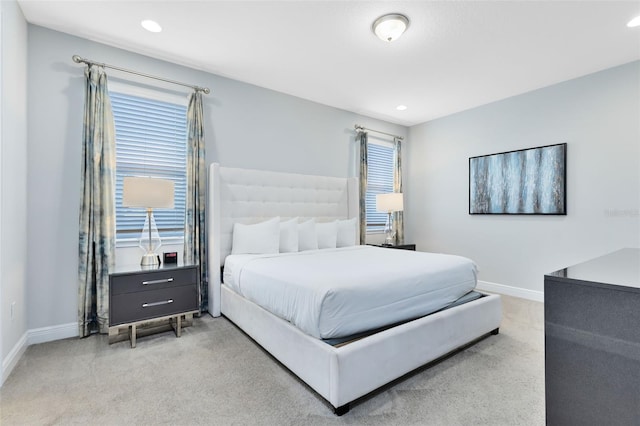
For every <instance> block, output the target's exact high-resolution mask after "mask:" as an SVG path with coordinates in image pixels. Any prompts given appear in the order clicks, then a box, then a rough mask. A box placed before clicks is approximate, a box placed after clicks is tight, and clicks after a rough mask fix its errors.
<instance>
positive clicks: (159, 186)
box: [122, 176, 174, 209]
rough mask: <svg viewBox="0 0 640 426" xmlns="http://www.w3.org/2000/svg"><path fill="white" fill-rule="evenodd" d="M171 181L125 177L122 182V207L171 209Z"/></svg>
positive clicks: (172, 186) (172, 198)
mask: <svg viewBox="0 0 640 426" xmlns="http://www.w3.org/2000/svg"><path fill="white" fill-rule="evenodd" d="M173 192H174V183H173V181H172V180H168V179H159V178H152V177H137V176H136V177H133V176H127V177H125V178H124V179H123V181H122V207H144V208H165V209H171V208H173V200H174V196H173Z"/></svg>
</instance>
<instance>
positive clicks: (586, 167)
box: [405, 62, 640, 291]
mask: <svg viewBox="0 0 640 426" xmlns="http://www.w3.org/2000/svg"><path fill="white" fill-rule="evenodd" d="M562 142H566V143H567V144H568V148H567V150H568V153H567V159H568V160H567V211H568V214H567V216H557V217H543V216H470V215H469V214H468V185H469V183H468V159H469V157H472V156H476V155H484V154H492V153H498V152H504V151H510V150H516V149H521V148H529V147H535V146H541V145H549V144H556V143H562ZM406 158H407V174H408V178H407V179H408V180H409V181H410V182H411V186H410V189H409V191H408V194H407V198H408V199H407V212H406V213H405V218H406V219H405V220H406V226H407V230H406V235H407V240H413V241H414V242H415V243H417V244H418V245H419V247H420V248H421V249H423V250H429V251H436V252H445V253H456V254H460V255H464V256H468V257H470V258H471V259H474V260H475V261H476V262H477V263H478V266H479V269H480V276H479V279H480V280H483V281H488V282H493V283H497V284H501V285H506V286H513V287H517V288H521V289H528V290H533V291H542V290H543V275H544V274H545V273H547V272H551V271H554V270H557V269H559V268H562V267H565V266H569V265H572V264H575V263H579V262H582V261H584V260H588V259H589V258H592V257H596V256H599V255H602V254H605V253H608V252H611V251H614V250H617V249H619V248H622V247H638V246H640V210H639V209H640V62H634V63H630V64H626V65H623V66H619V67H616V68H612V69H609V70H605V71H602V72H598V73H595V74H591V75H588V76H585V77H582V78H578V79H575V80H571V81H567V82H564V83H561V84H557V85H554V86H550V87H547V88H543V89H540V90H536V91H534V92H530V93H527V94H523V95H521V96H516V97H513V98H509V99H506V100H503V101H500V102H496V103H492V104H489V105H486V106H482V107H479V108H475V109H472V110H469V111H465V112H461V113H458V114H455V115H451V116H448V117H444V118H441V119H438V120H434V121H431V122H427V123H424V124H421V125H418V126H414V127H412V128H411V129H410V132H409V144H407V155H406Z"/></svg>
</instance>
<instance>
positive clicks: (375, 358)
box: [207, 164, 502, 414]
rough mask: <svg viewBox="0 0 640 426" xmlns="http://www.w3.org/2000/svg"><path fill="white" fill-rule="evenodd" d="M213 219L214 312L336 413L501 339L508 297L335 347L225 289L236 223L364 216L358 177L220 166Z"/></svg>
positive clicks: (214, 178)
mask: <svg viewBox="0 0 640 426" xmlns="http://www.w3.org/2000/svg"><path fill="white" fill-rule="evenodd" d="M207 215H208V227H209V229H208V249H209V250H208V253H209V255H208V256H209V258H208V262H209V265H208V274H209V311H210V313H211V314H212V315H213V316H214V317H215V316H219V315H221V314H223V315H225V316H226V317H227V318H228V319H229V320H231V321H232V322H234V323H235V324H236V325H237V326H238V327H240V328H241V329H242V330H243V331H244V332H246V333H247V334H248V335H249V336H251V337H252V338H253V339H254V340H255V341H256V342H258V343H259V344H260V345H261V346H262V347H263V348H264V349H266V350H267V351H268V352H269V353H271V354H272V355H273V356H274V357H275V358H277V359H278V360H279V361H280V362H281V363H282V364H284V365H285V366H286V367H287V368H289V369H290V370H291V371H292V372H293V373H294V374H296V375H297V376H298V377H299V378H300V379H302V380H303V381H304V382H305V383H307V384H308V385H309V386H310V387H311V388H313V389H314V390H315V391H316V392H317V393H318V394H320V395H321V396H322V397H323V398H325V399H326V400H327V401H328V402H329V403H330V404H331V405H332V407H333V408H334V410H335V412H336V414H343V413H345V412H346V411H348V409H349V406H350V404H351V403H352V402H354V401H355V400H357V399H359V398H361V397H363V396H365V395H367V394H368V393H370V392H372V391H374V390H376V389H378V388H380V387H381V386H383V385H385V384H387V383H389V382H392V381H393V380H395V379H397V378H399V377H401V376H403V375H405V374H407V373H409V372H411V371H413V370H415V369H417V368H419V367H421V366H423V365H425V364H427V363H429V362H431V361H434V360H436V359H438V358H440V357H442V356H444V355H446V354H448V353H450V352H452V351H455V350H456V349H459V348H461V347H463V346H465V345H467V344H469V343H471V342H473V341H474V340H476V339H478V338H480V337H483V336H485V335H486V334H488V333H497V330H498V327H499V326H500V321H501V317H502V308H501V302H500V298H499V297H498V296H496V295H485V297H481V298H479V299H477V300H474V301H471V302H468V303H465V304H462V305H460V306H456V307H453V308H450V309H447V310H442V311H439V312H436V313H433V314H431V315H427V316H423V317H421V318H418V319H415V320H412V321H409V322H404V323H402V324H400V325H397V326H394V327H391V328H388V329H385V330H384V331H380V332H378V333H375V334H372V335H369V336H367V337H364V338H361V339H358V340H355V341H353V342H350V343H349V344H346V345H343V346H339V347H335V346H331V345H329V344H327V343H325V342H324V341H322V340H320V339H318V338H315V337H312V336H310V335H309V334H307V333H304V332H302V331H301V330H300V329H298V328H297V327H295V326H293V325H292V324H291V323H290V322H288V321H286V320H283V319H281V318H279V317H277V316H275V315H273V314H271V313H270V312H268V311H267V310H265V309H263V308H262V307H260V306H258V305H257V304H256V303H253V302H252V301H250V300H248V299H246V298H244V297H242V296H240V295H239V294H238V293H236V292H235V291H234V290H232V289H230V288H229V287H228V286H226V285H224V284H221V268H220V267H221V265H222V264H223V263H224V259H225V258H226V256H227V255H229V254H230V253H231V244H232V230H233V224H234V223H236V222H238V223H245V224H249V223H257V222H261V221H263V220H266V219H270V218H273V217H276V216H280V217H281V218H292V217H298V218H300V219H301V220H302V219H306V218H315V219H317V220H318V221H329V220H338V219H347V218H354V217H358V182H357V179H356V178H346V179H345V178H334V177H321V176H309V175H299V174H290V173H278V172H267V171H259V170H246V169H235V168H225V167H220V166H219V165H218V164H212V165H211V166H210V169H209V194H208V210H207ZM386 250H388V249H386ZM391 267H393V266H391Z"/></svg>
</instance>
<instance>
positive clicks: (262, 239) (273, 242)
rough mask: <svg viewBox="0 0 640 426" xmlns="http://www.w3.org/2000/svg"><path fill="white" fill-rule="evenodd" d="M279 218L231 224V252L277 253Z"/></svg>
mask: <svg viewBox="0 0 640 426" xmlns="http://www.w3.org/2000/svg"><path fill="white" fill-rule="evenodd" d="M279 245H280V218H279V217H274V218H273V219H269V220H267V221H264V222H260V223H256V224H253V225H245V224H242V223H234V224H233V243H232V246H231V254H272V253H278V248H279Z"/></svg>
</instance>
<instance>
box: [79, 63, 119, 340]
mask: <svg viewBox="0 0 640 426" xmlns="http://www.w3.org/2000/svg"><path fill="white" fill-rule="evenodd" d="M85 77H86V85H85V105H84V123H83V132H82V179H81V191H80V220H79V222H80V232H79V238H78V240H79V242H78V252H79V256H78V284H79V288H78V328H79V335H80V336H81V337H85V336H88V335H89V334H91V332H95V331H98V332H100V333H106V332H108V328H109V318H108V317H109V273H110V272H111V271H112V270H113V266H114V263H115V261H114V260H115V205H114V204H115V195H114V194H115V192H114V188H115V167H116V159H115V146H116V142H115V126H114V122H113V114H112V112H111V102H110V100H109V92H108V90H107V74H106V73H105V71H104V69H103V68H101V67H98V66H95V65H91V66H89V67H87V69H86V70H85Z"/></svg>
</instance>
